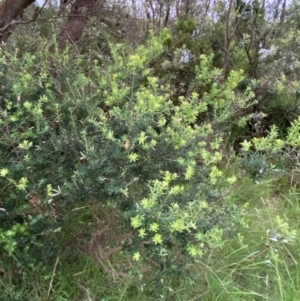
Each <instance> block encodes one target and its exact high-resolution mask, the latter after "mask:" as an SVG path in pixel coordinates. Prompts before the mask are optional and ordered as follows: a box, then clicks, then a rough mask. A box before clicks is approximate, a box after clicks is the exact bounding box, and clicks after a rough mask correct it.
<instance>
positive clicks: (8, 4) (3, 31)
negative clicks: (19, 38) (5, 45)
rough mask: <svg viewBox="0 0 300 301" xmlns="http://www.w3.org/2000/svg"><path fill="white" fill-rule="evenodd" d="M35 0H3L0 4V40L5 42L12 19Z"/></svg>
mask: <svg viewBox="0 0 300 301" xmlns="http://www.w3.org/2000/svg"><path fill="white" fill-rule="evenodd" d="M33 2H35V0H5V1H4V2H3V3H2V4H1V5H0V42H6V41H7V39H8V37H9V36H10V34H11V29H12V26H13V21H14V20H15V19H17V18H19V17H20V16H21V15H22V13H23V10H24V9H25V8H26V7H27V6H29V5H31V4H32V3H33Z"/></svg>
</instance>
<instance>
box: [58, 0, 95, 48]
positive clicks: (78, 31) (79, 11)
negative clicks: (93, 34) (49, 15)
mask: <svg viewBox="0 0 300 301" xmlns="http://www.w3.org/2000/svg"><path fill="white" fill-rule="evenodd" d="M98 2H99V1H97V0H76V1H75V2H74V4H73V5H72V8H71V11H70V14H69V16H68V19H67V22H66V24H65V26H64V28H63V29H62V31H61V32H60V34H59V36H58V45H59V48H60V49H64V48H65V47H66V44H67V42H69V43H71V44H73V45H74V46H76V44H77V43H78V41H79V39H80V38H81V36H82V33H83V29H84V26H85V24H86V22H87V21H88V19H89V18H90V17H91V16H92V15H93V14H95V11H96V9H97V7H98V5H97V3H98ZM96 6H97V7H96Z"/></svg>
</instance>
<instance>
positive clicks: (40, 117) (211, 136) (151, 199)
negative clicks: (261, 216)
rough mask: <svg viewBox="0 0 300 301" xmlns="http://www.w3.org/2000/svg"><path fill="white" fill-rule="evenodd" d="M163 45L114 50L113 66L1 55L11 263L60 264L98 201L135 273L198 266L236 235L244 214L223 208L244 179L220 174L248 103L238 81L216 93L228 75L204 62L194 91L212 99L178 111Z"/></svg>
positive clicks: (181, 102)
mask: <svg viewBox="0 0 300 301" xmlns="http://www.w3.org/2000/svg"><path fill="white" fill-rule="evenodd" d="M168 36H169V33H168V31H163V32H162V33H161V35H160V36H159V37H157V36H155V35H154V34H153V35H152V37H151V38H150V39H149V40H148V42H147V44H146V45H145V46H139V47H138V48H137V49H135V50H134V51H132V50H130V49H127V48H125V46H122V45H111V61H110V62H108V63H107V64H106V65H101V66H100V65H99V64H98V62H97V61H96V60H95V61H85V60H84V59H83V58H80V57H77V58H72V57H71V53H70V52H69V51H68V50H66V52H65V53H63V54H58V53H55V54H54V56H51V59H50V60H48V61H47V59H48V58H50V55H49V54H48V53H47V52H45V53H38V54H35V55H31V54H25V55H23V56H21V57H18V53H12V54H8V53H5V52H2V53H1V64H2V66H4V67H3V68H7V72H6V73H5V75H4V73H2V75H1V76H2V78H3V79H4V77H6V79H8V80H6V81H5V80H3V83H4V87H3V93H2V98H1V121H0V122H1V124H0V126H1V133H2V135H1V140H0V143H1V148H0V152H1V153H0V155H1V158H2V160H1V163H0V164H1V165H0V174H1V178H0V180H1V187H2V193H1V199H0V202H1V207H2V208H3V210H4V213H1V220H2V222H1V233H2V234H1V235H2V237H3V239H2V248H4V250H6V252H7V255H8V256H12V255H13V254H15V255H14V256H16V254H19V255H18V256H19V257H18V256H16V257H15V258H18V260H21V258H25V259H26V260H27V257H26V256H25V257H22V256H20V255H21V253H18V252H20V251H18V250H20V249H21V248H22V244H23V243H22V241H24V240H26V241H27V242H28V243H27V249H26V250H27V252H28V254H30V255H28V256H32V257H33V258H35V256H38V255H37V254H40V255H41V254H42V256H41V257H43V259H44V260H47V259H49V258H53V256H54V255H55V254H59V253H60V251H61V250H62V249H63V248H64V247H65V245H64V244H63V243H62V241H64V242H67V241H68V237H69V236H70V235H71V234H70V233H69V232H70V221H71V220H72V216H73V215H72V212H73V211H72V209H74V208H76V207H77V206H81V205H87V204H90V202H91V200H97V201H98V202H99V204H101V205H104V208H108V207H107V206H109V207H116V208H117V210H118V220H117V223H118V225H119V227H120V229H122V230H121V231H122V232H125V233H136V235H134V236H132V238H131V240H130V241H129V242H128V243H127V244H126V248H125V249H126V250H128V251H129V252H133V253H131V254H133V258H134V259H135V260H136V261H139V260H140V258H142V259H144V260H146V261H148V260H152V259H154V260H155V261H156V262H158V263H160V264H161V267H164V266H165V265H166V264H173V263H174V260H177V263H176V264H179V263H180V260H179V259H180V258H181V257H180V256H182V255H184V254H189V255H190V256H192V257H199V256H201V255H202V254H203V253H204V252H205V250H207V249H208V248H210V247H212V246H218V247H220V246H222V244H223V238H224V236H226V235H228V234H230V235H232V234H233V233H234V232H235V230H234V228H236V226H234V223H235V222H234V220H233V219H232V218H233V217H234V216H235V215H237V214H238V211H239V210H237V208H236V207H235V206H234V204H230V203H228V202H226V201H225V200H224V199H225V196H226V195H227V193H228V192H229V191H231V190H232V188H233V187H234V186H233V185H235V184H234V183H235V182H236V181H237V178H238V174H236V175H234V176H231V175H228V174H227V173H226V171H225V170H223V164H222V159H223V157H224V153H225V148H224V142H225V141H226V139H227V136H228V134H229V130H230V128H231V125H232V123H234V122H239V120H238V118H237V117H236V116H238V114H239V112H240V110H241V109H244V108H245V107H247V106H249V105H251V101H250V99H251V98H252V97H253V95H252V92H251V91H250V90H245V91H244V92H239V91H236V92H234V91H235V90H234V88H235V87H236V85H237V84H238V83H239V82H240V81H241V79H242V77H243V75H242V72H241V71H232V72H231V73H230V74H229V76H228V78H227V80H226V81H225V82H223V83H221V82H220V81H219V80H218V77H220V76H221V70H218V69H214V68H213V67H212V57H207V56H205V55H202V56H201V57H200V65H199V66H196V67H195V73H196V80H197V83H196V86H198V87H199V86H200V87H203V90H204V91H207V92H205V93H204V94H203V95H202V96H199V95H198V94H197V93H196V92H192V93H191V94H190V96H189V97H187V98H185V97H179V98H178V100H177V101H176V102H172V101H171V100H170V99H171V98H172V93H173V92H172V91H171V89H170V87H169V86H168V85H162V84H161V83H160V78H158V77H155V76H153V70H152V69H151V68H150V65H151V63H152V62H153V60H155V58H157V57H159V55H160V54H161V53H162V52H163V50H164V49H163V42H164V39H166V38H168ZM199 116H201V118H199ZM107 210H108V209H107ZM74 216H75V215H74ZM240 221H241V220H240ZM82 222H83V221H77V224H78V226H77V227H80V224H81V223H82ZM73 230H74V229H73ZM8 237H10V240H7V238H8ZM39 257H40V256H39Z"/></svg>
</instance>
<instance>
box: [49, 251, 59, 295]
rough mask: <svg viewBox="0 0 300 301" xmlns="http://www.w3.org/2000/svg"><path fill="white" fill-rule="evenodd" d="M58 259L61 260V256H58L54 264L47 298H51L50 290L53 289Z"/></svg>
mask: <svg viewBox="0 0 300 301" xmlns="http://www.w3.org/2000/svg"><path fill="white" fill-rule="evenodd" d="M58 261H59V257H57V258H56V261H55V265H54V268H53V271H52V276H51V281H50V283H49V288H48V294H47V299H49V296H50V292H51V290H52V284H53V280H54V276H55V271H56V267H57V264H58Z"/></svg>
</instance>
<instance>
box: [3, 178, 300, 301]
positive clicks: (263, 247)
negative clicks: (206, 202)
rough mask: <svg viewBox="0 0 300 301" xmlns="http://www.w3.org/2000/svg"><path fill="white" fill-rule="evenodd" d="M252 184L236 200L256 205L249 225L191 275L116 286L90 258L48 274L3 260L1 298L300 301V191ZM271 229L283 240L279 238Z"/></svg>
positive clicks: (60, 261)
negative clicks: (272, 235) (274, 238)
mask: <svg viewBox="0 0 300 301" xmlns="http://www.w3.org/2000/svg"><path fill="white" fill-rule="evenodd" d="M251 183H252V182H251ZM251 183H250V182H247V181H246V182H245V184H244V188H243V185H242V186H241V187H240V189H239V190H238V191H237V192H236V194H235V195H234V196H233V200H234V201H235V202H237V200H238V199H240V200H241V203H244V202H245V201H246V200H248V203H249V207H248V208H247V210H246V214H245V216H244V218H245V221H246V223H247V224H248V228H245V229H241V231H240V233H239V236H238V237H233V238H228V239H227V241H226V244H225V246H224V247H223V248H222V249H212V250H210V252H209V253H208V254H206V256H205V257H203V258H202V259H201V260H200V261H196V262H192V263H190V264H189V266H187V268H186V273H185V275H184V276H182V275H180V274H177V275H174V274H172V272H169V273H168V271H165V274H164V276H162V274H159V273H158V274H154V275H151V274H149V275H145V276H144V278H141V279H136V278H130V277H128V278H118V279H116V280H115V281H114V280H113V279H112V278H111V277H109V276H108V275H107V273H106V272H105V271H103V269H102V268H101V266H99V264H98V263H97V262H96V261H95V260H94V259H93V258H91V257H90V256H87V255H80V256H79V257H78V258H77V259H76V260H75V261H73V262H72V261H70V260H68V258H64V257H60V258H59V257H57V258H53V260H52V262H51V263H49V266H47V267H46V268H45V271H44V272H43V273H42V274H41V273H37V272H35V271H34V270H32V271H30V270H27V271H26V272H24V271H22V272H21V274H20V271H21V270H22V269H21V267H19V268H20V269H18V267H16V265H15V264H14V265H13V264H12V263H7V262H6V263H4V262H1V271H2V274H1V277H0V301H18V300H22V301H26V300H28V301H29V300H31V301H46V300H47V301H98V300H101V301H122V300H123V301H127V300H131V301H144V300H145V301H146V300H149V301H150V300H167V301H168V300H170V301H171V300H172V301H173V300H174V301H194V300H201V301H202V300H203V301H227V300H228V301H238V300H240V301H256V300H272V301H295V300H299V298H300V297H299V296H300V269H299V262H300V239H299V235H298V236H296V237H295V238H294V241H293V242H291V241H289V242H288V243H283V242H281V241H282V240H283V239H284V238H285V237H288V236H289V233H291V232H292V230H297V229H299V225H300V215H299V213H300V206H299V192H298V191H297V190H296V189H290V190H288V187H289V184H288V182H286V184H285V185H286V186H284V181H283V182H282V183H281V184H280V185H281V189H286V191H287V192H286V193H285V194H281V195H278V194H277V195H276V196H274V195H272V191H274V187H277V186H276V185H275V186H274V187H273V186H272V185H273V184H270V182H266V183H265V186H264V184H260V185H256V184H254V183H252V184H251ZM251 185H252V189H251ZM255 185H256V186H255ZM243 190H245V194H244V193H243ZM261 190H262V191H261ZM250 191H252V192H253V191H254V192H255V193H253V194H252V195H251V193H250ZM259 191H260V192H259ZM278 216H279V217H280V219H278ZM269 229H270V230H269ZM268 230H269V231H268ZM272 231H273V232H272ZM271 232H272V233H277V234H281V235H282V236H283V237H282V238H280V239H278V241H277V242H275V241H272V240H270V234H268V233H271ZM268 235H269V236H268ZM75 258H76V257H75ZM117 260H118V259H117ZM121 260H122V263H124V260H125V259H124V258H122V259H121Z"/></svg>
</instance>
